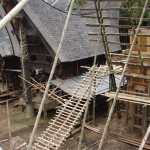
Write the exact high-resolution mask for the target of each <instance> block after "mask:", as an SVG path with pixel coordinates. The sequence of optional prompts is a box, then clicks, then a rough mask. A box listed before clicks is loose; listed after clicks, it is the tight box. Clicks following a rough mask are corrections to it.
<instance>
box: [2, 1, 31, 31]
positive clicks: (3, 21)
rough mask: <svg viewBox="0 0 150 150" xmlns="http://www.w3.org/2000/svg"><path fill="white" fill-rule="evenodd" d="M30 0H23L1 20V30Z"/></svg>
mask: <svg viewBox="0 0 150 150" xmlns="http://www.w3.org/2000/svg"><path fill="white" fill-rule="evenodd" d="M29 1H30V0H21V1H20V2H19V3H18V4H17V5H16V6H15V7H14V8H13V9H12V10H11V11H10V12H9V13H8V14H7V15H6V16H5V17H4V18H3V19H2V20H1V21H0V31H1V30H2V29H3V28H4V27H5V26H6V24H7V23H8V22H10V21H11V20H12V19H13V18H14V17H15V16H16V15H17V14H18V13H19V12H20V11H21V10H22V9H23V8H24V7H25V6H26V4H27V3H28V2H29Z"/></svg>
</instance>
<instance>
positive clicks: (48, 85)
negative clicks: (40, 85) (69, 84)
mask: <svg viewBox="0 0 150 150" xmlns="http://www.w3.org/2000/svg"><path fill="white" fill-rule="evenodd" d="M74 1H75V0H72V1H71V4H70V7H69V11H68V15H67V18H66V22H65V26H64V29H63V32H62V36H61V39H60V43H59V46H58V50H57V52H56V55H55V59H54V63H53V66H52V70H51V73H50V76H49V79H48V82H47V85H46V89H45V92H44V95H43V99H42V102H41V105H40V108H39V112H38V115H37V118H36V121H35V125H34V128H33V131H32V134H31V137H30V140H29V145H28V148H27V150H30V149H31V146H32V143H33V139H34V136H35V132H36V130H37V127H38V123H39V120H40V117H41V113H42V109H43V105H44V102H45V100H46V97H47V93H48V90H49V87H50V83H51V81H52V78H53V75H54V72H55V69H56V66H57V62H58V56H59V52H60V50H61V48H62V44H63V41H64V37H65V33H66V30H67V27H68V23H69V19H70V17H71V12H72V8H73V5H74Z"/></svg>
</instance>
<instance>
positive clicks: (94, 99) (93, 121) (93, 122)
mask: <svg viewBox="0 0 150 150" xmlns="http://www.w3.org/2000/svg"><path fill="white" fill-rule="evenodd" d="M95 104H96V95H94V97H93V116H92V124H93V126H94V125H95V111H96V110H95Z"/></svg>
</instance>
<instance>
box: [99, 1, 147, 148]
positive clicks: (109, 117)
mask: <svg viewBox="0 0 150 150" xmlns="http://www.w3.org/2000/svg"><path fill="white" fill-rule="evenodd" d="M148 2H149V0H146V1H145V5H144V7H143V11H142V14H141V17H140V21H139V24H138V27H137V30H136V33H135V36H134V39H133V43H132V45H131V48H130V50H129V53H128V57H127V60H126V64H125V66H124V69H123V72H122V76H121V80H120V83H119V85H118V88H117V91H116V94H115V97H114V101H113V104H112V106H111V109H110V112H109V115H108V119H107V122H106V125H105V128H104V132H103V135H102V138H101V141H100V144H99V148H98V150H102V147H103V144H104V141H105V139H106V136H107V133H108V128H109V125H110V121H111V117H112V115H113V112H114V108H115V105H116V102H117V97H118V94H119V91H120V87H121V85H122V82H123V79H124V75H125V72H126V69H127V67H128V63H129V60H130V56H131V53H132V50H133V48H134V44H135V43H136V40H137V37H138V33H139V31H140V27H141V24H142V21H143V18H144V14H145V12H146V7H147V5H148Z"/></svg>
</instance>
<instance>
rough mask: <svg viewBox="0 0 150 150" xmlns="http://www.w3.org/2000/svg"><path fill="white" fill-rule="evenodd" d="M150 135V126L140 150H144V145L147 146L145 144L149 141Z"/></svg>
mask: <svg viewBox="0 0 150 150" xmlns="http://www.w3.org/2000/svg"><path fill="white" fill-rule="evenodd" d="M149 134H150V125H149V127H148V129H147V131H146V134H145V136H144V138H143V140H142V143H141V145H140V147H139V149H138V150H143V148H144V145H145V143H146V141H147V139H148V136H149Z"/></svg>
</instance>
